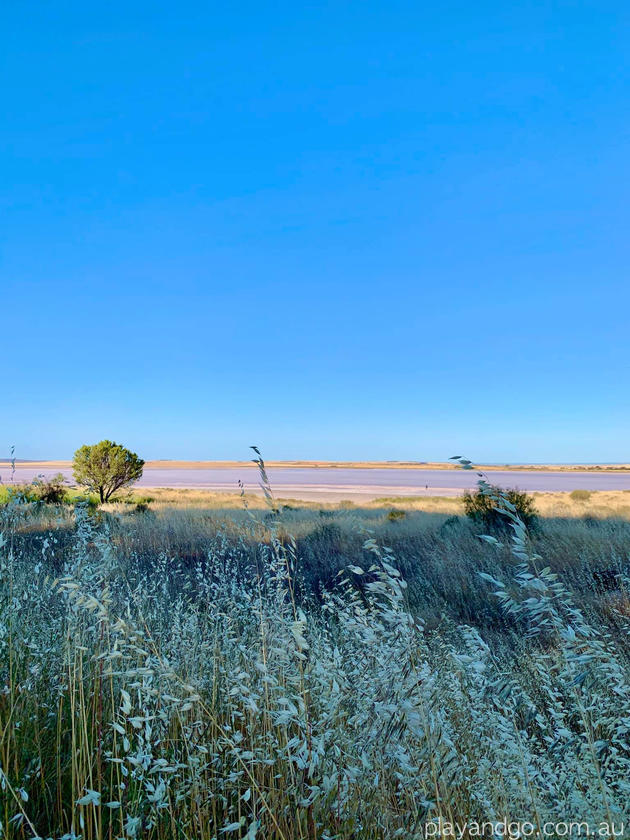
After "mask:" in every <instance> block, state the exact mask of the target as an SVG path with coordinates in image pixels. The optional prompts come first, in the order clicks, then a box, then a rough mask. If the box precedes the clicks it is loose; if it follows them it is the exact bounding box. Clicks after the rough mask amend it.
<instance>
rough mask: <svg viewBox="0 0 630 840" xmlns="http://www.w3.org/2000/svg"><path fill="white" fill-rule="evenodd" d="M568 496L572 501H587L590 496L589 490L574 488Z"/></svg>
mask: <svg viewBox="0 0 630 840" xmlns="http://www.w3.org/2000/svg"><path fill="white" fill-rule="evenodd" d="M569 498H570V499H571V501H572V502H588V500H589V499H590V498H591V491H590V490H574V491H573V492H572V493H569Z"/></svg>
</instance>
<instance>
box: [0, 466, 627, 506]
mask: <svg viewBox="0 0 630 840" xmlns="http://www.w3.org/2000/svg"><path fill="white" fill-rule="evenodd" d="M57 472H61V473H63V475H64V476H65V477H66V478H67V479H68V481H70V482H72V470H71V468H70V467H69V466H67V465H64V466H56V465H55V466H53V465H48V464H41V465H38V466H37V467H35V466H32V465H26V464H24V465H22V464H18V465H16V468H15V473H14V474H13V481H14V482H15V483H21V482H28V481H31V480H32V479H33V478H36V477H37V476H38V475H52V474H54V473H57ZM267 472H268V475H269V480H270V482H271V485H272V488H273V491H274V493H275V494H276V495H277V496H278V497H285V498H292V499H304V500H318V499H319V500H322V501H338V500H340V499H352V500H355V501H356V500H364V501H368V500H370V499H375V498H379V497H383V496H458V495H460V494H461V493H463V492H464V491H465V490H467V489H472V488H474V487H475V484H476V481H477V474H476V473H475V472H472V471H464V470H452V469H442V470H440V469H435V468H432V469H421V468H418V469H404V468H397V467H374V468H365V467H360V468H359V467H354V468H353V467H341V468H329V467H269V468H268V470H267ZM488 477H489V479H490V481H491V482H492V483H493V484H498V485H500V486H502V487H518V488H519V489H521V490H527V491H529V492H536V491H538V492H547V493H551V492H570V491H571V490H578V489H579V490H582V489H584V490H591V491H595V490H628V491H630V472H618V473H616V472H606V471H605V472H593V471H588V472H587V471H584V472H578V471H562V470H558V471H550V470H549V469H546V470H544V471H543V470H541V471H536V470H527V471H524V470H498V469H493V470H492V471H491V472H490V473H489V475H488ZM0 478H1V479H2V482H3V483H4V484H10V483H11V480H12V472H11V468H10V466H0ZM239 480H241V481H242V482H243V485H244V487H245V489H246V491H247V492H249V493H251V492H258V491H259V486H258V473H257V470H255V469H253V468H252V467H250V466H248V465H247V466H246V465H242V466H238V467H203V468H181V467H176V468H170V467H153V466H147V467H145V470H144V475H143V476H142V478H141V479H140V481H139V482H138V483H137V486H139V487H147V488H148V487H168V488H190V489H200V490H201V489H203V490H214V491H223V492H230V493H234V492H237V491H238V482H239Z"/></svg>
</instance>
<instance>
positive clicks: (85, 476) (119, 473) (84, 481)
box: [72, 440, 144, 502]
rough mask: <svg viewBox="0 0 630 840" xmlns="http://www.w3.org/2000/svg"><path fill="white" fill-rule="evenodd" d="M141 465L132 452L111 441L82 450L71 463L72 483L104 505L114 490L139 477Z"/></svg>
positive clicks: (142, 464)
mask: <svg viewBox="0 0 630 840" xmlns="http://www.w3.org/2000/svg"><path fill="white" fill-rule="evenodd" d="M143 466H144V461H143V460H142V458H139V457H138V456H137V455H136V453H135V452H130V451H129V449H125V447H124V446H120V445H119V444H118V443H113V442H112V441H111V440H102V441H101V442H100V443H95V444H94V445H93V446H82V447H81V448H80V449H77V451H76V452H75V453H74V459H73V461H72V467H73V470H72V471H73V474H74V480H75V481H76V482H77V484H80V485H82V486H83V487H86V488H87V489H88V490H89V491H90V492H91V493H98V495H99V497H100V500H101V502H107V501H108V500H109V499H110V497H111V496H112V494H113V493H115V492H116V490H120V488H121V487H128V486H129V485H130V484H133V482H134V481H137V480H138V479H139V478H140V476H141V475H142V468H143Z"/></svg>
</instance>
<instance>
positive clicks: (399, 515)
mask: <svg viewBox="0 0 630 840" xmlns="http://www.w3.org/2000/svg"><path fill="white" fill-rule="evenodd" d="M405 516H407V513H406V511H404V510H399V509H398V508H392V509H391V510H390V511H389V513H388V514H387V518H388V519H389V521H390V522H397V521H398V520H399V519H404V518H405Z"/></svg>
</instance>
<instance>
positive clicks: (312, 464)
mask: <svg viewBox="0 0 630 840" xmlns="http://www.w3.org/2000/svg"><path fill="white" fill-rule="evenodd" d="M265 465H266V466H267V467H270V468H282V469H364V470H370V469H390V470H391V469H400V470H457V469H461V468H460V467H458V466H457V465H456V464H454V463H453V462H449V461H446V462H437V461H434V462H428V461H427V462H421V461H266V462H265ZM71 467H72V461H26V460H21V461H17V460H16V462H15V470H16V472H17V471H18V470H20V469H21V468H25V469H38V468H40V469H44V470H51V469H69V468H71ZM11 468H12V465H11V461H8V460H2V461H0V470H6V469H11ZM144 468H145V470H151V469H162V470H168V469H177V470H207V469H234V468H239V469H241V468H250V469H256V464H254V463H253V462H252V461H174V460H173V461H171V460H160V461H147V462H146V463H145V465H144ZM475 469H479V470H482V471H488V472H491V471H493V470H515V471H523V472H528V471H533V472H602V473H606V472H630V464H479V465H475Z"/></svg>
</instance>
